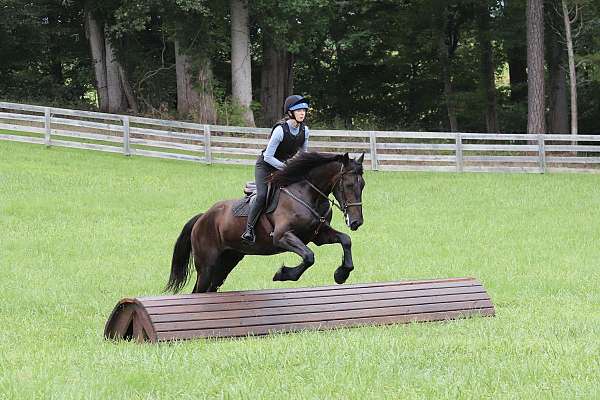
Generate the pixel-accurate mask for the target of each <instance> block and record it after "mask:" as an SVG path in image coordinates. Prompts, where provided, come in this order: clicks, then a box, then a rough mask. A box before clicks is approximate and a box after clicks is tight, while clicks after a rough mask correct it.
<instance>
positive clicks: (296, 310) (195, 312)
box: [148, 291, 490, 324]
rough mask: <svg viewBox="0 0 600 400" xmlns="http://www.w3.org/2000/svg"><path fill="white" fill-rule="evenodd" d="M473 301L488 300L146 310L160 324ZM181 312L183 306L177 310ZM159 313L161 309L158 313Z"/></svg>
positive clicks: (462, 297)
mask: <svg viewBox="0 0 600 400" xmlns="http://www.w3.org/2000/svg"><path fill="white" fill-rule="evenodd" d="M475 300H490V298H489V296H488V294H487V293H485V291H484V292H479V293H462V294H452V295H445V296H441V295H440V296H424V297H409V298H389V299H375V300H362V299H361V300H358V301H348V302H347V301H344V302H336V303H331V302H329V303H324V304H305V305H283V306H278V307H274V306H272V305H271V304H268V305H265V306H261V305H260V304H257V305H256V307H254V308H238V307H235V308H232V309H226V310H207V309H205V308H206V307H203V306H196V307H195V309H192V310H191V311H188V309H183V310H181V311H179V312H176V313H175V312H168V313H160V314H152V311H151V310H148V312H149V314H150V319H151V320H152V322H153V323H154V324H157V323H163V322H183V321H200V320H218V319H231V318H246V317H260V316H270V315H285V314H310V313H321V312H333V311H347V310H362V309H370V308H382V307H395V306H408V305H422V304H436V303H452V302H460V301H475ZM165 308H167V309H169V311H171V309H172V308H174V307H163V309H165ZM179 308H180V309H182V307H181V306H180V307H179ZM159 311H160V310H159Z"/></svg>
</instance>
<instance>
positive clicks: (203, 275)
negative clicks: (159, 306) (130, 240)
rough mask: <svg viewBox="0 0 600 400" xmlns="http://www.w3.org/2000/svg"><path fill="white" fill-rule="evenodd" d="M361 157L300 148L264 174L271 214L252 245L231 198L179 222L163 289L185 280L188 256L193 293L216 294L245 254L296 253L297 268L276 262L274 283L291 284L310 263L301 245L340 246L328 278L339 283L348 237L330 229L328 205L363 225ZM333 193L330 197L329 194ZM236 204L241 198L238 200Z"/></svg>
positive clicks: (347, 261)
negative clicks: (273, 195)
mask: <svg viewBox="0 0 600 400" xmlns="http://www.w3.org/2000/svg"><path fill="white" fill-rule="evenodd" d="M363 159H364V154H362V155H361V156H360V157H359V158H357V159H352V158H350V157H349V156H348V153H345V154H324V153H317V152H299V153H298V154H296V155H295V156H294V157H293V158H291V159H290V160H288V161H287V164H286V166H285V167H284V168H283V169H282V170H278V171H275V172H274V173H273V174H271V176H270V177H269V179H268V182H269V184H270V187H271V188H276V190H280V193H279V199H278V203H277V206H276V208H275V210H274V211H272V212H270V213H268V214H266V213H263V214H262V215H261V216H260V219H259V220H258V223H257V224H256V228H255V232H256V242H255V243H254V244H248V243H245V242H244V241H242V239H241V235H242V232H244V228H245V226H246V218H244V217H236V216H234V213H233V211H232V207H233V206H234V204H236V200H224V201H220V202H217V203H215V204H214V205H213V206H212V207H211V208H209V209H208V210H207V211H206V212H204V213H200V214H198V215H195V216H194V217H192V218H191V219H190V220H189V221H188V222H187V223H186V224H185V225H184V227H183V229H182V231H181V234H180V235H179V237H178V239H177V241H176V243H175V247H174V249H173V258H172V262H171V273H170V276H169V281H168V283H167V286H166V288H165V291H172V292H173V293H178V292H180V291H181V289H182V288H183V286H185V284H186V283H187V281H188V279H189V271H190V269H191V267H192V260H191V258H193V263H194V266H195V268H196V273H197V279H196V284H195V285H194V288H193V291H192V293H203V292H216V291H217V290H218V289H219V287H220V286H221V285H222V284H223V282H225V279H226V278H227V276H228V275H229V273H230V272H231V271H232V270H233V268H235V266H236V265H237V264H238V263H239V262H240V261H241V260H242V259H243V258H244V256H246V255H273V254H279V253H283V252H294V253H296V254H298V255H299V256H300V257H301V258H302V261H301V262H300V264H298V265H297V266H295V267H287V266H285V265H282V266H281V268H280V269H279V270H278V271H277V272H276V273H275V275H274V276H273V280H274V281H297V280H298V279H299V278H300V277H301V276H302V274H303V273H304V272H305V271H306V270H307V269H308V268H309V267H310V266H311V265H313V264H314V262H315V255H314V253H313V252H312V250H311V249H310V248H308V246H307V244H308V243H310V242H312V243H314V244H316V245H317V246H322V245H325V244H334V243H339V244H340V245H341V247H342V249H343V254H344V255H343V258H342V264H341V265H340V266H339V267H338V268H337V269H336V270H335V273H334V280H335V282H336V283H338V284H342V283H344V282H345V281H346V279H348V277H349V275H350V272H351V271H352V270H353V269H354V264H353V262H352V251H351V245H352V242H351V240H350V236H349V235H347V234H345V233H343V232H339V231H337V230H335V229H333V228H332V227H331V226H330V223H331V218H332V215H333V212H332V211H333V209H332V205H334V206H336V207H337V208H339V209H340V210H341V211H342V212H343V214H344V220H345V222H346V225H347V226H348V227H349V228H350V230H352V231H355V230H357V229H358V228H359V227H360V226H361V225H362V224H363V214H362V192H363V189H364V187H365V181H364V179H363V166H362V164H363ZM331 193H333V196H334V199H330V198H329V195H330V194H331ZM237 201H239V200H237Z"/></svg>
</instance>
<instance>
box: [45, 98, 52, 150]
mask: <svg viewBox="0 0 600 400" xmlns="http://www.w3.org/2000/svg"><path fill="white" fill-rule="evenodd" d="M50 118H51V113H50V107H44V129H45V130H46V132H45V133H44V143H45V144H46V146H50V145H51V143H50V131H51V126H50V123H51V122H50Z"/></svg>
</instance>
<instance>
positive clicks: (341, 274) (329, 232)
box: [313, 226, 354, 284]
mask: <svg viewBox="0 0 600 400" xmlns="http://www.w3.org/2000/svg"><path fill="white" fill-rule="evenodd" d="M313 242H314V243H315V244H316V245H317V246H322V245H324V244H332V243H339V244H341V245H342V249H343V250H344V257H343V259H342V265H340V266H339V267H338V269H336V270H335V273H334V274H333V278H334V279H335V282H336V283H339V284H341V283H344V282H346V279H348V276H350V272H352V270H353V269H354V263H353V262H352V240H351V239H350V236H348V235H346V234H345V233H343V232H339V231H336V230H335V229H333V228H332V227H330V226H328V227H323V228H322V229H321V230H320V231H319V234H318V235H317V236H316V237H315V238H314V239H313Z"/></svg>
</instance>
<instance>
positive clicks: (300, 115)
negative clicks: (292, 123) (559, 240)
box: [292, 108, 306, 122]
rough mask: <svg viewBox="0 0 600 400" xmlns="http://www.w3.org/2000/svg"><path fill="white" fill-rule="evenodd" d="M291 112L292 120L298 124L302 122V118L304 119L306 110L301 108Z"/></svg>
mask: <svg viewBox="0 0 600 400" xmlns="http://www.w3.org/2000/svg"><path fill="white" fill-rule="evenodd" d="M292 112H293V113H294V118H295V119H296V121H298V122H302V121H304V118H306V110H305V109H304V108H301V109H300V110H294V111H292Z"/></svg>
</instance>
